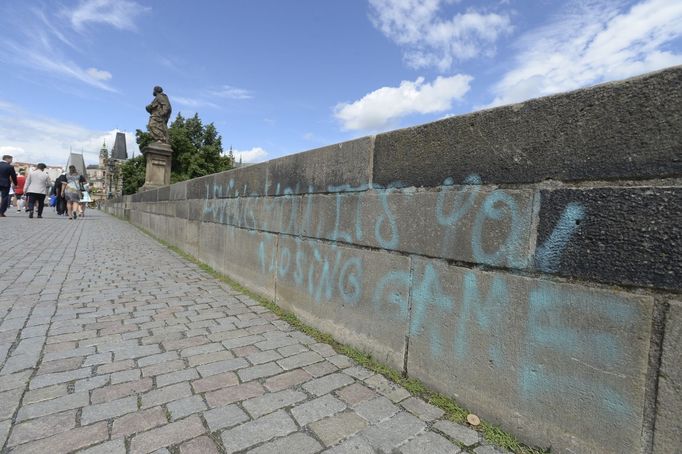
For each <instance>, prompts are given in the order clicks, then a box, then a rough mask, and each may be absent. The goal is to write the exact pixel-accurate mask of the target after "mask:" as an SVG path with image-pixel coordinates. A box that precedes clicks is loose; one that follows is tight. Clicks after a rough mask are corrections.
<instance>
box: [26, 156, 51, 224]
mask: <svg viewBox="0 0 682 454" xmlns="http://www.w3.org/2000/svg"><path fill="white" fill-rule="evenodd" d="M45 167H47V166H46V165H45V164H43V163H42V162H41V163H40V164H38V165H37V166H36V170H34V171H32V172H31V173H29V174H28V177H26V183H24V194H26V195H27V196H28V217H29V218H33V209H34V207H35V203H36V202H38V218H42V217H43V208H44V207H45V196H46V195H47V190H48V189H49V187H50V186H51V185H52V182H51V181H50V176H49V175H48V174H47V172H45Z"/></svg>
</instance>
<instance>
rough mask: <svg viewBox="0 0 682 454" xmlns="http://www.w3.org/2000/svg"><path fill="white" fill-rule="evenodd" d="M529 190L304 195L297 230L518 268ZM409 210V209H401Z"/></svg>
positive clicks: (524, 251)
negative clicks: (299, 228) (298, 228)
mask: <svg viewBox="0 0 682 454" xmlns="http://www.w3.org/2000/svg"><path fill="white" fill-rule="evenodd" d="M532 201H533V191H532V190H529V189H522V190H517V189H494V188H491V187H487V186H481V185H478V184H471V185H464V186H455V185H453V184H449V185H446V186H441V187H440V188H439V190H438V191H414V190H408V191H399V190H381V191H369V192H357V193H353V192H350V193H338V194H334V195H321V194H317V195H313V196H306V197H304V201H303V202H302V209H301V219H300V221H299V222H298V223H299V224H300V226H301V230H302V232H303V235H305V236H309V237H314V238H324V239H327V240H331V241H342V242H344V243H352V244H359V245H363V246H370V247H373V248H381V249H387V250H395V251H402V252H408V253H415V254H419V255H426V256H430V257H441V258H445V259H451V260H457V261H462V262H471V263H481V264H486V265H493V266H501V267H508V268H525V267H526V266H527V264H528V261H529V255H530V231H531V220H532V209H533V208H532ZM408 213H409V214H408Z"/></svg>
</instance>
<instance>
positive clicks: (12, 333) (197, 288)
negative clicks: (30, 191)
mask: <svg viewBox="0 0 682 454" xmlns="http://www.w3.org/2000/svg"><path fill="white" fill-rule="evenodd" d="M0 226H1V227H2V232H3V237H4V241H3V246H1V247H0V252H2V256H3V258H4V263H3V265H4V270H3V271H2V273H1V274H0V276H1V278H0V320H1V322H0V402H1V404H0V446H2V452H11V453H16V454H19V453H60V452H72V451H78V452H83V453H88V454H93V453H108V454H118V453H127V452H128V453H148V452H172V453H183V454H184V453H215V452H227V453H232V452H253V453H259V454H262V453H296V454H306V453H316V452H325V453H355V454H360V453H371V452H386V453H388V452H396V453H398V452H399V453H404V454H408V453H429V454H437V453H457V452H460V449H461V447H464V446H468V447H467V448H466V449H467V450H469V451H471V452H476V453H477V454H484V453H493V452H497V451H495V450H493V448H492V447H490V446H484V445H483V444H482V442H481V440H480V438H479V435H478V434H477V433H476V432H475V431H473V430H471V429H468V428H466V427H464V426H460V425H456V424H453V423H451V422H448V421H445V420H443V419H442V416H443V413H442V411H441V410H439V409H438V408H436V407H434V406H431V405H429V404H427V403H425V402H424V401H422V400H419V399H416V398H414V397H411V396H410V395H409V393H408V392H407V391H405V390H404V389H402V388H400V387H398V386H396V385H394V384H392V383H390V382H388V381H387V380H386V379H384V378H383V377H382V376H380V375H375V374H374V373H372V372H370V371H368V370H366V369H364V368H362V367H359V366H356V365H354V364H353V362H352V361H351V360H349V359H348V358H347V357H345V356H342V355H338V354H336V352H335V351H334V350H333V349H332V348H331V347H329V346H328V345H326V344H321V343H316V341H315V340H314V339H312V338H310V337H308V336H307V335H305V334H303V333H301V332H297V331H295V330H293V329H292V328H291V327H290V326H289V325H288V324H287V323H285V322H284V321H281V320H278V318H277V317H276V316H275V315H274V314H272V313H271V312H269V311H268V310H267V309H265V308H264V307H262V306H260V305H258V304H257V303H256V302H255V301H253V300H251V299H250V298H248V297H247V296H244V295H242V294H239V293H237V292H236V291H234V290H232V289H231V288H229V287H228V286H226V285H224V284H223V283H221V282H220V281H218V280H216V279H214V278H212V277H211V276H210V275H208V274H207V273H205V272H202V271H201V270H200V269H199V268H198V267H197V266H196V265H194V264H192V263H189V262H188V261H186V260H185V259H183V258H181V257H179V256H177V255H176V254H174V253H172V252H170V251H169V250H168V249H166V248H165V247H163V246H162V245H160V244H159V243H157V242H156V241H154V240H153V239H151V238H149V237H147V236H146V235H144V234H142V233H141V232H140V231H138V230H137V229H135V228H134V227H132V226H131V225H129V224H127V223H125V222H122V221H120V220H118V219H115V218H112V217H109V216H107V215H104V214H101V213H99V212H97V211H95V210H91V211H88V214H87V216H86V217H85V218H84V219H79V220H76V221H69V220H67V219H65V218H57V216H56V215H55V214H54V212H53V211H52V210H51V209H46V213H45V218H44V219H28V218H27V217H26V215H25V214H23V213H17V212H16V211H15V210H10V211H9V212H8V217H7V218H3V219H0ZM452 440H456V442H457V443H458V444H454V443H453V442H452ZM79 450H80V451H79Z"/></svg>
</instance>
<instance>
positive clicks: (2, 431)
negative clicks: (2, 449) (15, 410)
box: [0, 419, 12, 445]
mask: <svg viewBox="0 0 682 454" xmlns="http://www.w3.org/2000/svg"><path fill="white" fill-rule="evenodd" d="M11 426H12V420H11V419H7V420H5V421H0V443H1V444H3V445H4V444H5V440H7V435H8V434H9V430H10V427H11Z"/></svg>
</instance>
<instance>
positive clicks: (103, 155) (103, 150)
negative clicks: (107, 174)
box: [99, 140, 109, 170]
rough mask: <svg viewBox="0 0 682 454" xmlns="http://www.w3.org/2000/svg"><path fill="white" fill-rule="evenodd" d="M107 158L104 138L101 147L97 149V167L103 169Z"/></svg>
mask: <svg viewBox="0 0 682 454" xmlns="http://www.w3.org/2000/svg"><path fill="white" fill-rule="evenodd" d="M108 160H109V150H107V142H106V140H105V141H104V142H102V148H101V149H100V150H99V168H100V170H104V169H105V168H106V166H107V161H108Z"/></svg>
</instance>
